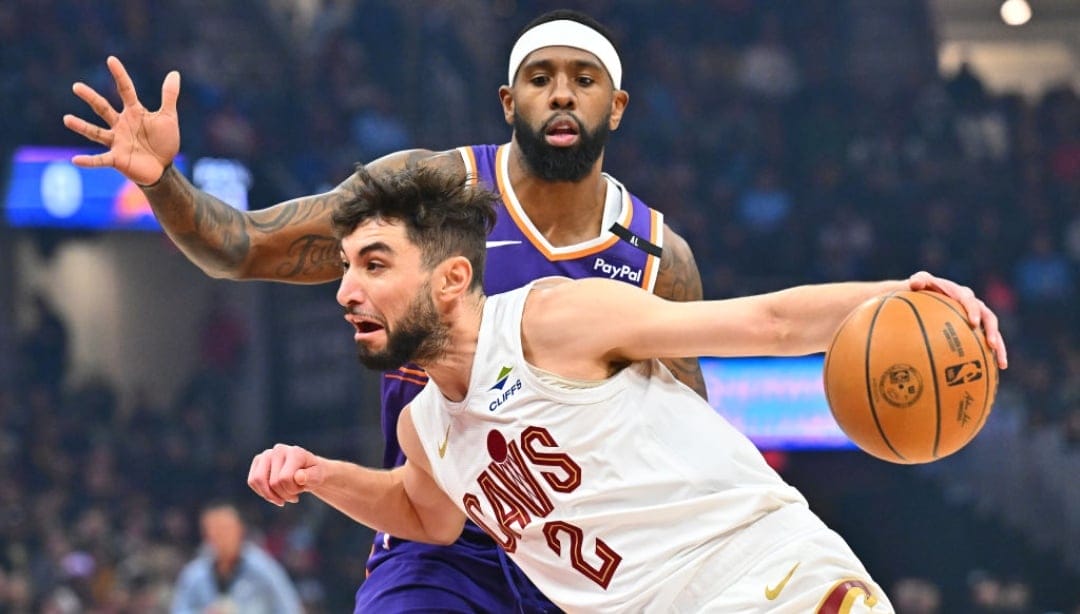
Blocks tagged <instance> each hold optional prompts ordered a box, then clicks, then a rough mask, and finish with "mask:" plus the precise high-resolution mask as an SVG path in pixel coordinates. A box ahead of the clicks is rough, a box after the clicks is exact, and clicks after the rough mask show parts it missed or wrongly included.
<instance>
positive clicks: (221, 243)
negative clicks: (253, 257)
mask: <svg viewBox="0 0 1080 614" xmlns="http://www.w3.org/2000/svg"><path fill="white" fill-rule="evenodd" d="M194 200H195V232H194V233H193V235H194V237H191V239H194V240H191V239H189V241H190V242H189V246H191V247H192V248H195V249H201V250H205V251H209V252H210V254H209V255H210V256H211V257H213V258H214V259H215V260H217V261H219V262H220V263H221V264H222V265H224V266H226V267H229V268H232V267H235V266H238V265H239V264H240V263H241V262H243V261H244V258H245V257H247V253H248V249H249V248H250V247H251V238H250V237H249V236H248V234H247V231H246V229H245V227H244V216H243V215H242V214H241V213H240V212H239V211H237V210H236V209H234V208H232V207H230V206H229V205H227V204H225V203H223V202H221V201H220V200H218V199H216V198H214V197H213V196H210V195H209V194H205V193H203V192H196V193H195V194H194ZM196 242H198V243H200V244H199V245H196V244H195V243H196Z"/></svg>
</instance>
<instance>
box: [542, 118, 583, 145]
mask: <svg viewBox="0 0 1080 614" xmlns="http://www.w3.org/2000/svg"><path fill="white" fill-rule="evenodd" d="M579 132H580V128H579V127H578V123H577V122H576V121H574V120H573V119H572V118H570V117H560V118H559V119H556V120H553V121H551V122H548V125H547V129H546V130H544V138H545V140H546V141H547V142H548V144H549V145H554V146H555V147H569V146H571V145H573V144H574V143H576V142H577V139H578V133H579Z"/></svg>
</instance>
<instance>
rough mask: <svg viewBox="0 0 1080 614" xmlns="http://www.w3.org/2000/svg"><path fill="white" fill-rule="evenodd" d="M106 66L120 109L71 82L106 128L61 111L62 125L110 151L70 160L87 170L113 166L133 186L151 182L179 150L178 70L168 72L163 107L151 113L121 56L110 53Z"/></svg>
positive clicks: (164, 84) (92, 90)
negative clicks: (136, 90) (121, 60)
mask: <svg viewBox="0 0 1080 614" xmlns="http://www.w3.org/2000/svg"><path fill="white" fill-rule="evenodd" d="M106 64H107V65H108V66H109V72H111V73H112V76H113V79H114V80H115V81H116V91H117V92H118V93H119V94H120V100H121V102H122V103H123V105H124V107H123V109H121V110H120V111H119V112H117V111H116V109H114V108H113V107H112V105H111V104H109V101H108V100H106V99H105V97H104V96H102V95H101V94H99V93H97V92H96V91H94V89H93V88H91V87H90V86H88V85H86V84H85V83H76V84H75V85H74V86H72V91H74V92H75V95H76V96H78V97H79V98H81V99H82V100H83V101H84V102H86V104H88V105H90V108H91V109H93V110H94V113H97V115H98V117H100V118H101V119H102V120H104V121H105V124H106V126H107V127H105V128H102V127H101V126H96V125H94V124H91V123H90V122H87V121H85V120H83V119H80V118H78V117H75V116H74V115H65V116H64V125H65V126H67V127H68V128H69V129H70V130H72V131H74V132H76V133H78V134H81V135H82V136H84V137H86V138H87V139H90V140H91V141H94V142H95V143H100V144H102V145H104V146H105V147H107V148H108V151H106V152H104V153H101V154H97V155H79V156H75V157H74V158H72V159H71V162H72V163H73V164H75V165H76V166H82V167H87V168H96V167H112V168H115V169H116V170H118V171H120V172H121V173H123V175H124V176H125V177H127V178H128V179H130V180H132V181H134V182H135V183H137V184H141V185H148V184H151V183H154V182H155V181H157V180H158V179H160V178H161V174H162V172H164V170H165V168H166V167H167V166H168V165H169V164H170V163H171V162H172V160H173V158H174V157H176V154H177V152H178V151H180V122H179V119H178V117H177V115H176V99H177V97H179V95H180V73H178V72H176V71H175V70H174V71H172V72H170V73H169V74H168V75H166V77H165V82H164V83H163V84H162V86H161V108H160V109H158V110H157V111H150V110H148V109H147V108H146V107H144V106H142V103H140V102H139V97H138V95H137V93H136V92H135V84H134V83H132V81H131V76H130V75H128V73H127V70H125V69H124V65H123V64H121V63H120V60H118V59H116V58H115V57H113V56H109V58H108V60H106Z"/></svg>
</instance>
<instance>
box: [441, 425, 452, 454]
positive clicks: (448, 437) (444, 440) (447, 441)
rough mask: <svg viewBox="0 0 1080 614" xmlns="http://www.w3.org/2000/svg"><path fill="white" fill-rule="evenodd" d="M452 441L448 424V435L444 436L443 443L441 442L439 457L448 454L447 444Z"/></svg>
mask: <svg viewBox="0 0 1080 614" xmlns="http://www.w3.org/2000/svg"><path fill="white" fill-rule="evenodd" d="M449 443H450V425H449V424H447V425H446V436H445V437H443V440H442V443H440V444H439V458H442V457H444V456H446V446H447V444H449Z"/></svg>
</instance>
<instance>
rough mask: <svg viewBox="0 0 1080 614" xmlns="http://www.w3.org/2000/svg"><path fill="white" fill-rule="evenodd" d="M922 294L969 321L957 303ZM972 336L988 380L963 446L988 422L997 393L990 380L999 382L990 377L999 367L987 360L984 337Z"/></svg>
mask: <svg viewBox="0 0 1080 614" xmlns="http://www.w3.org/2000/svg"><path fill="white" fill-rule="evenodd" d="M920 294H923V295H925V296H928V297H930V298H932V299H934V300H935V301H937V302H939V303H941V304H942V305H945V306H946V307H948V308H949V309H950V310H952V312H953V313H955V314H956V315H958V316H960V317H961V318H962V319H963V320H964V321H965V322H967V319H968V318H967V316H966V315H965V314H963V313H962V312H961V311H960V310H959V309H957V308H956V306H955V305H953V304H952V303H950V302H949V301H946V300H945V299H943V298H941V297H939V296H937V295H936V293H934V292H921V293H920ZM968 330H969V331H970V330H972V329H971V326H968ZM972 336H974V337H975V345H976V346H978V348H979V354H980V355H981V356H982V360H983V364H984V365H986V371H987V373H986V377H984V378H983V379H984V380H986V381H985V382H984V387H985V390H986V392H985V393H984V394H983V406H982V412H981V413H980V415H979V421H978V423H976V424H975V428H973V429H972V430H971V435H969V436H968V438H967V439H966V440H965V441H964V443H963V445H962V446H961V447H963V446H966V445H967V444H968V443H970V442H971V440H972V439H975V435H977V434H979V431H980V430H982V427H983V425H984V424H986V419H987V418H988V417H989V416H990V412H989V411H988V410H989V409H990V405H991V402H992V401H993V398H994V396H996V395H997V390H996V389H995V390H994V394H990V380H991V379H994V383H995V386H996V383H997V378H996V377H995V378H991V377H990V370H991V369H997V364H990V361H988V360H987V358H986V350H987V348H986V346H985V344H984V343H983V342H982V339H980V338H979V335H978V334H976V333H974V332H972Z"/></svg>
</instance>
